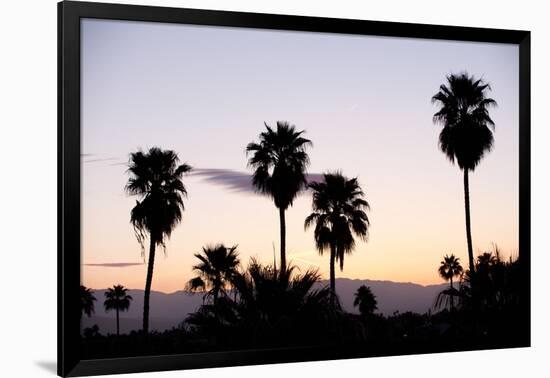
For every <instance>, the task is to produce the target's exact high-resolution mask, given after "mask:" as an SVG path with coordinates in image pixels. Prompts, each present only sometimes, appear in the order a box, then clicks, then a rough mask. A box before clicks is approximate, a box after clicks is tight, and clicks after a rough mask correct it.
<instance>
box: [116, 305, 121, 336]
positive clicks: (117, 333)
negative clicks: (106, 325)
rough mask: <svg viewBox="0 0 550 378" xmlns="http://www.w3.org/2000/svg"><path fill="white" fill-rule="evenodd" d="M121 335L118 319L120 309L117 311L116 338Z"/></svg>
mask: <svg viewBox="0 0 550 378" xmlns="http://www.w3.org/2000/svg"><path fill="white" fill-rule="evenodd" d="M119 335H120V323H119V319H118V308H117V309H116V337H118V336H119Z"/></svg>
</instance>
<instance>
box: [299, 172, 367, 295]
mask: <svg viewBox="0 0 550 378" xmlns="http://www.w3.org/2000/svg"><path fill="white" fill-rule="evenodd" d="M323 177H324V181H323V182H312V183H310V184H309V185H308V186H309V188H311V189H312V190H313V200H312V209H313V212H312V213H311V214H310V215H309V216H308V217H307V218H306V220H305V222H304V228H306V229H307V228H308V227H310V226H312V225H313V224H315V231H314V238H315V244H316V247H317V250H318V251H319V253H320V254H321V255H322V254H323V252H324V251H325V250H326V249H329V250H330V291H331V296H332V301H333V302H334V298H335V297H336V283H335V281H336V279H335V268H334V264H335V261H338V260H339V261H340V270H343V269H344V255H345V254H347V253H351V252H352V251H353V249H354V248H355V239H354V237H353V234H355V235H357V236H358V237H359V238H361V239H362V240H363V241H367V238H368V228H369V226H370V221H369V218H368V216H367V214H366V211H367V210H368V209H369V204H368V202H367V201H366V200H365V199H364V193H363V191H362V190H361V187H360V186H359V183H358V181H357V178H352V179H348V178H346V177H345V176H343V175H342V173H340V172H336V173H325V174H324V175H323Z"/></svg>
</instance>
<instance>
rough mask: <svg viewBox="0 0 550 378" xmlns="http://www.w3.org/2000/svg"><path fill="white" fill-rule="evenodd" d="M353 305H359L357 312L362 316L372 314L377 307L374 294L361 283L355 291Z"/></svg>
mask: <svg viewBox="0 0 550 378" xmlns="http://www.w3.org/2000/svg"><path fill="white" fill-rule="evenodd" d="M353 306H354V307H359V312H360V313H361V315H363V316H367V315H372V314H373V313H374V311H375V310H377V309H378V302H377V301H376V296H375V295H374V294H373V293H372V290H371V289H370V287H368V286H365V285H361V286H359V288H358V289H357V291H356V292H355V299H354V300H353Z"/></svg>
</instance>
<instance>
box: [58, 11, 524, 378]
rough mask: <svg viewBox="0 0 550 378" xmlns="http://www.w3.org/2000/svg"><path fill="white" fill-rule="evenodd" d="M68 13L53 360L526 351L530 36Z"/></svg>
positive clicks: (162, 365) (232, 17)
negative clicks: (56, 354)
mask: <svg viewBox="0 0 550 378" xmlns="http://www.w3.org/2000/svg"><path fill="white" fill-rule="evenodd" d="M58 19H59V33H58V35H59V48H58V51H59V55H58V57H59V64H58V66H59V71H58V78H59V91H58V92H59V99H58V111H59V134H58V135H59V140H58V141H59V167H58V177H59V178H58V180H59V182H58V187H59V189H58V199H59V205H58V212H59V213H58V219H59V225H58V230H59V231H58V245H59V247H58V248H59V256H58V262H59V273H58V277H59V285H58V287H59V296H58V298H59V299H58V309H59V313H58V321H59V324H58V326H59V327H58V330H59V331H58V334H59V339H58V360H59V363H58V374H59V375H61V376H81V375H97V374H114V373H129V372H144V371H160V370H174V369H194V368H203V367H219V366H237V365H246V364H266V363H279V362H297V361H314V360H327V359H343V358H360V357H371V356H397V355H407V354H421V353H441V352H452V351H466V350H483V349H497V348H516V347H529V346H530V332H531V330H530V264H531V254H530V42H529V41H530V34H529V32H528V31H515V30H497V29H481V28H465V27H458V26H436V25H421V24H404V23H393V22H377V21H362V20H343V19H332V18H314V17H301V16H300V17H299V16H282V15H268V14H253V13H238V12H226V11H211V10H196V9H178V8H165V7H150V6H134V5H120V4H104V3H86V2H67V1H63V2H61V3H59V4H58ZM510 324H514V326H513V327H510Z"/></svg>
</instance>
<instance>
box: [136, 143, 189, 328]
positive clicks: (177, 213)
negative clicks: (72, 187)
mask: <svg viewBox="0 0 550 378" xmlns="http://www.w3.org/2000/svg"><path fill="white" fill-rule="evenodd" d="M189 171H191V167H190V166H189V165H187V164H179V158H178V155H177V154H176V153H175V152H174V151H170V150H161V149H160V148H158V147H153V148H151V149H149V151H148V152H143V151H137V152H134V153H131V154H130V161H129V164H128V173H129V175H130V178H129V179H128V183H127V184H126V191H127V192H128V193H129V194H130V195H135V196H137V197H138V198H139V199H140V200H136V205H135V207H134V208H133V209H132V212H131V215H130V222H131V223H132V225H133V227H134V231H135V233H136V238H137V240H138V242H139V243H140V245H141V252H142V255H143V256H145V250H144V242H145V238H146V237H147V235H148V236H149V262H148V264H147V278H146V281H145V292H144V300H143V332H144V334H145V335H147V334H148V332H149V297H150V295H151V283H152V281H153V267H154V264H155V249H156V247H157V246H162V247H165V244H164V241H165V239H166V238H169V237H170V235H171V233H172V231H173V230H174V228H175V227H176V225H177V224H178V223H179V222H180V221H181V218H182V212H183V210H184V205H183V198H184V197H186V196H187V190H186V189H185V186H184V185H183V182H182V176H183V175H184V174H185V173H187V172H189Z"/></svg>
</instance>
